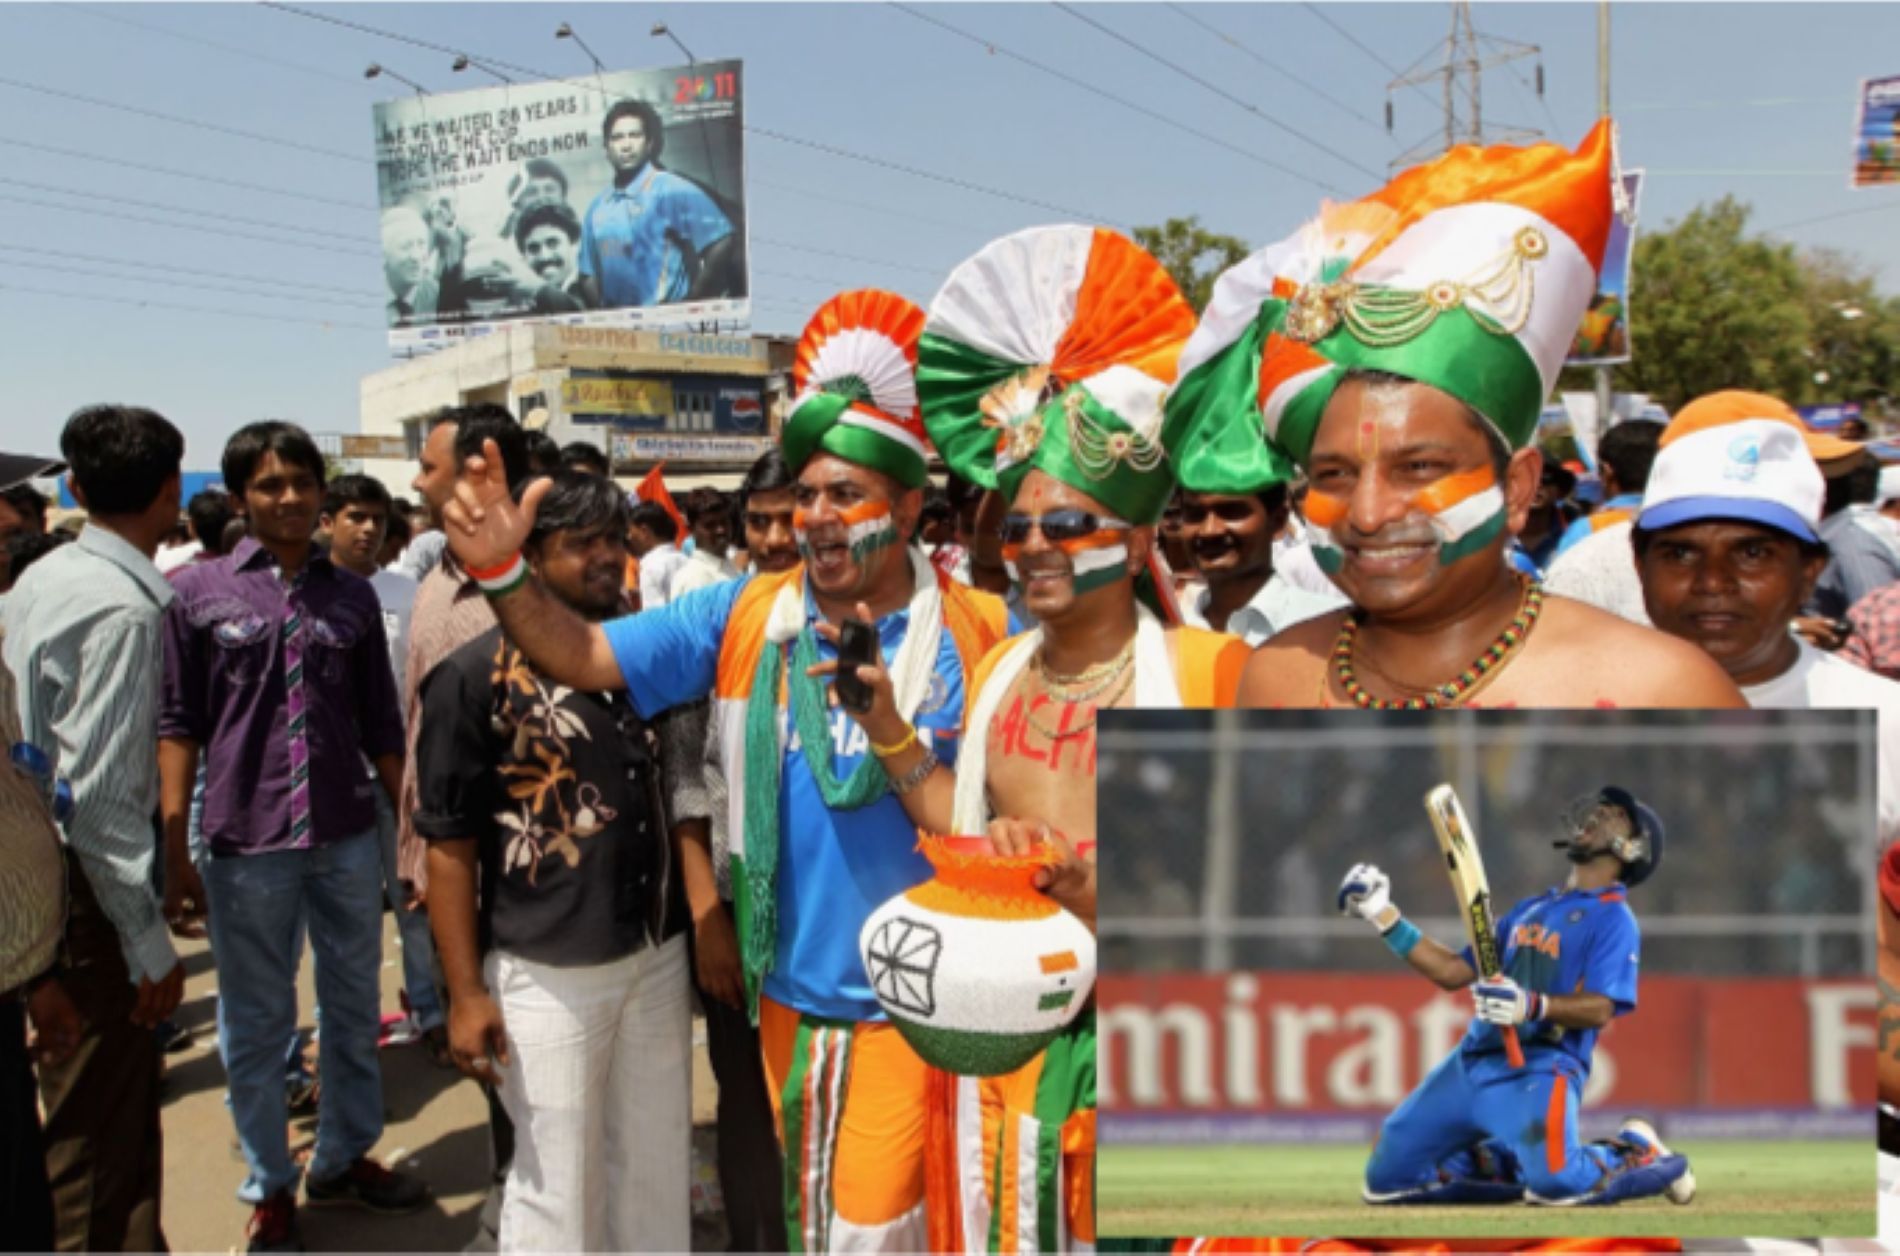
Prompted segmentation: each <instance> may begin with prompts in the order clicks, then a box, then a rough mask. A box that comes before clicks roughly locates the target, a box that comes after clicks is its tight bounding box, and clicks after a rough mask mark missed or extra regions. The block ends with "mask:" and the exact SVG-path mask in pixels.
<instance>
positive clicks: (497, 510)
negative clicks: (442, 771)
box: [442, 440, 627, 693]
mask: <svg viewBox="0 0 1900 1256" xmlns="http://www.w3.org/2000/svg"><path fill="white" fill-rule="evenodd" d="M552 486H553V482H552V481H551V480H546V479H538V480H535V481H534V482H533V483H531V484H529V485H528V487H527V490H526V491H525V492H523V493H522V495H521V500H520V501H519V502H517V501H515V500H514V498H513V497H512V496H510V495H509V492H508V476H507V472H506V471H505V470H503V468H502V462H501V451H500V450H499V449H497V448H496V447H495V442H494V441H492V440H491V441H483V442H482V452H481V454H480V455H478V456H476V457H472V458H470V459H469V460H468V461H467V463H466V464H465V465H464V467H463V469H462V475H461V477H460V478H459V479H458V480H457V481H456V484H455V496H454V497H453V498H452V499H450V501H449V502H448V504H447V505H446V506H444V507H443V510H442V515H443V523H442V531H443V533H444V535H446V536H447V537H448V541H449V549H450V550H451V551H452V552H453V553H454V554H455V557H456V558H457V559H458V560H459V561H460V562H461V564H462V566H463V567H464V568H465V569H466V570H467V571H468V573H469V575H470V576H472V577H474V579H475V581H476V583H478V584H479V585H480V586H481V588H482V592H483V593H484V594H485V595H486V596H487V597H488V600H489V604H490V605H491V606H493V607H494V610H495V618H497V619H498V620H500V621H501V626H502V631H504V632H506V633H507V634H508V637H509V639H510V640H511V641H513V642H514V643H515V644H516V645H518V646H520V647H521V652H522V653H523V654H526V655H527V656H528V658H529V659H530V660H531V661H532V662H533V663H534V665H535V667H536V668H537V669H538V670H539V671H541V672H542V673H543V674H545V675H546V676H547V677H548V678H549V679H551V680H554V681H555V682H557V683H558V684H563V685H566V686H568V687H569V688H572V689H581V690H586V691H588V692H592V693H601V692H605V691H608V690H616V689H625V688H626V687H627V682H626V679H625V677H623V676H622V675H621V671H620V665H619V664H618V663H617V662H615V661H614V652H613V648H612V647H611V646H610V645H609V644H608V642H607V634H606V633H605V632H603V631H602V630H601V627H600V625H599V624H590V623H588V622H587V621H586V620H584V619H582V618H581V617H580V616H579V615H576V614H575V613H574V612H573V611H572V610H570V609H568V607H567V606H565V605H564V604H562V602H561V601H560V600H559V599H558V598H556V597H554V596H553V595H552V594H550V593H549V592H548V591H547V590H546V589H545V588H543V587H542V585H541V582H540V581H539V580H536V579H535V578H534V576H533V575H532V574H531V573H530V572H529V571H528V563H527V560H526V559H525V558H523V557H522V553H521V547H522V545H523V544H524V543H525V542H526V541H527V539H528V533H529V531H530V530H532V529H533V527H534V516H535V511H536V510H537V508H539V506H540V504H541V499H542V498H543V497H546V496H547V493H548V489H549V488H551V487H552Z"/></svg>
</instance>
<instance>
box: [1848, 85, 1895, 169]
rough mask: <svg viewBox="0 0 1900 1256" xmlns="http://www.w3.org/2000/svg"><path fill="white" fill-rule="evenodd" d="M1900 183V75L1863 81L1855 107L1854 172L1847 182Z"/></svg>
mask: <svg viewBox="0 0 1900 1256" xmlns="http://www.w3.org/2000/svg"><path fill="white" fill-rule="evenodd" d="M1894 183H1900V75H1896V76H1894V77H1892V78H1870V79H1862V80H1861V81H1860V98H1859V101H1858V102H1857V104H1856V107H1855V109H1854V172H1853V174H1851V175H1849V176H1848V180H1847V186H1849V187H1854V188H1871V187H1880V186H1882V185H1887V184H1894Z"/></svg>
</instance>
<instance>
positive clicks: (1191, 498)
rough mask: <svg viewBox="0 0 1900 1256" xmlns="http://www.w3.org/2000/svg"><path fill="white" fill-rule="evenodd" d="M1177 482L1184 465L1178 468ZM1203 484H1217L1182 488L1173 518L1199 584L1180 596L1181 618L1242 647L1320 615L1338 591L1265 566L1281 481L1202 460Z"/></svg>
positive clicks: (1282, 523)
mask: <svg viewBox="0 0 1900 1256" xmlns="http://www.w3.org/2000/svg"><path fill="white" fill-rule="evenodd" d="M1181 474H1182V477H1183V480H1184V482H1185V479H1186V475H1187V472H1186V471H1185V470H1184V471H1182V472H1181ZM1204 474H1205V475H1207V476H1208V477H1209V479H1207V480H1203V481H1201V482H1203V483H1214V484H1219V485H1220V486H1221V487H1220V489H1209V490H1208V491H1205V492H1201V491H1195V490H1191V489H1184V490H1183V492H1182V494H1181V497H1182V501H1181V522H1182V526H1183V527H1184V528H1185V529H1186V530H1187V535H1188V537H1189V540H1190V545H1191V548H1192V552H1193V555H1194V565H1195V567H1196V568H1197V569H1198V570H1199V571H1200V573H1201V579H1202V580H1204V581H1205V582H1206V584H1205V586H1204V587H1203V588H1201V589H1199V590H1196V591H1195V592H1194V593H1192V594H1190V595H1189V596H1188V597H1186V598H1184V599H1183V600H1182V602H1181V616H1182V618H1183V619H1184V620H1185V621H1186V622H1188V623H1190V624H1193V625H1195V626H1196V627H1200V628H1212V629H1214V630H1215V631H1216V632H1227V633H1232V634H1233V635H1234V636H1237V637H1239V638H1240V639H1241V640H1243V641H1245V642H1246V643H1247V644H1248V645H1250V646H1255V645H1259V644H1261V643H1262V642H1264V641H1265V640H1266V639H1267V638H1268V637H1271V636H1273V635H1274V634H1275V633H1277V632H1280V631H1281V630H1283V629H1285V628H1289V627H1291V626H1292V625H1294V624H1297V623H1301V622H1303V621H1305V620H1308V619H1312V618H1314V617H1315V616H1318V615H1323V614H1325V613H1326V612H1327V611H1330V610H1333V609H1335V608H1337V607H1338V606H1340V605H1341V604H1342V603H1343V602H1344V601H1345V598H1344V597H1343V596H1341V595H1340V594H1339V593H1338V592H1337V591H1336V590H1335V591H1334V593H1333V595H1332V596H1330V597H1327V596H1322V595H1320V594H1317V593H1310V592H1308V591H1307V590H1305V589H1302V588H1299V587H1298V586H1296V585H1294V584H1292V583H1291V582H1290V581H1288V580H1287V579H1286V578H1285V577H1284V576H1282V575H1280V573H1278V572H1276V571H1275V570H1274V569H1273V551H1274V550H1275V549H1276V548H1277V546H1276V545H1275V541H1274V539H1275V538H1276V537H1278V536H1279V535H1280V531H1281V529H1283V528H1284V527H1286V519H1287V486H1286V485H1285V484H1284V483H1271V484H1258V481H1257V479H1256V478H1254V477H1250V476H1248V475H1247V474H1246V472H1245V471H1244V469H1242V468H1233V467H1226V466H1222V465H1218V464H1217V465H1214V466H1208V467H1206V468H1205V469H1204Z"/></svg>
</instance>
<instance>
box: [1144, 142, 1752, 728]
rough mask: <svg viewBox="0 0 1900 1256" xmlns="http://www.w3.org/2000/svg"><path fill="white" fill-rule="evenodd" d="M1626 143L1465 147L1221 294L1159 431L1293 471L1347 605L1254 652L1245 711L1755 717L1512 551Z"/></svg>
mask: <svg viewBox="0 0 1900 1256" xmlns="http://www.w3.org/2000/svg"><path fill="white" fill-rule="evenodd" d="M1613 147H1614V146H1613V143H1612V137H1611V127H1610V125H1609V124H1608V123H1607V122H1605V123H1601V124H1599V125H1598V127H1597V128H1596V129H1595V130H1593V131H1592V133H1591V135H1590V136H1589V138H1588V139H1586V140H1585V142H1584V144H1583V146H1582V147H1581V148H1580V149H1579V150H1578V151H1577V152H1576V153H1574V154H1573V153H1570V152H1567V151H1565V150H1564V149H1562V148H1560V147H1558V146H1556V145H1549V144H1545V145H1538V146H1535V147H1532V148H1525V149H1516V148H1508V147H1497V148H1490V149H1478V148H1472V147H1466V148H1459V149H1454V150H1453V151H1452V152H1450V153H1448V154H1446V155H1445V156H1443V157H1440V158H1438V159H1437V160H1436V161H1434V162H1432V163H1431V164H1429V165H1427V166H1424V167H1420V168H1418V169H1414V170H1409V171H1406V172H1405V173H1404V174H1403V175H1401V176H1400V177H1399V178H1398V179H1396V180H1394V181H1393V183H1392V184H1391V185H1389V186H1388V187H1386V188H1384V189H1382V190H1381V191H1380V192H1377V193H1375V194H1373V196H1371V197H1369V198H1367V199H1366V200H1364V201H1361V202H1357V203H1355V204H1353V205H1348V206H1343V207H1336V208H1333V209H1329V210H1328V211H1326V213H1325V214H1324V215H1322V218H1321V220H1320V221H1319V222H1318V223H1316V224H1313V225H1312V226H1310V227H1309V228H1307V229H1305V230H1303V231H1302V232H1300V233H1299V234H1297V235H1295V236H1293V237H1292V238H1290V239H1288V240H1286V241H1283V242H1281V243H1279V244H1276V245H1272V246H1270V247H1268V248H1266V249H1263V250H1261V251H1260V252H1258V253H1256V254H1254V255H1253V256H1252V257H1249V258H1247V259H1245V260H1243V261H1242V262H1240V263H1239V264H1237V265H1235V266H1233V267H1231V268H1230V269H1229V270H1228V271H1227V272H1225V273H1224V274H1223V275H1222V276H1221V278H1220V279H1219V280H1218V281H1217V282H1216V284H1215V287H1214V293H1213V298H1212V301H1211V303H1210V305H1209V308H1208V310H1207V312H1206V314H1205V315H1204V316H1203V318H1202V320H1201V323H1200V326H1199V329H1198V330H1197V332H1196V333H1195V337H1194V339H1193V340H1192V341H1190V342H1189V344H1188V346H1187V348H1186V349H1185V350H1184V351H1183V353H1182V357H1181V370H1180V375H1181V379H1180V382H1179V383H1178V384H1177V385H1176V386H1175V389H1174V391H1173V393H1172V394H1171V395H1170V398H1169V401H1168V411H1169V425H1170V427H1171V428H1173V427H1174V426H1175V425H1176V424H1177V423H1178V424H1179V425H1181V427H1183V428H1187V429H1198V431H1196V432H1194V433H1193V434H1191V435H1190V434H1189V433H1186V432H1184V433H1182V434H1181V437H1180V439H1183V440H1185V441H1186V442H1187V444H1188V445H1189V446H1190V447H1192V448H1195V449H1196V450H1197V451H1198V452H1200V453H1202V454H1208V455H1212V454H1214V453H1216V452H1218V451H1220V450H1223V449H1226V448H1229V447H1231V448H1232V449H1234V450H1235V451H1237V452H1238V453H1239V455H1240V456H1243V457H1246V456H1267V457H1272V458H1278V459H1280V460H1282V461H1285V460H1290V461H1291V462H1293V463H1296V464H1298V465H1299V466H1301V467H1303V468H1304V469H1305V471H1306V474H1307V478H1308V482H1309V484H1310V488H1309V490H1308V492H1307V497H1306V503H1305V513H1306V518H1307V520H1308V522H1310V523H1311V524H1312V525H1313V543H1314V547H1315V555H1316V557H1317V558H1318V559H1319V560H1320V563H1321V565H1322V567H1324V568H1325V569H1326V570H1327V573H1328V574H1329V575H1330V576H1331V577H1332V579H1333V582H1334V583H1335V584H1337V585H1338V586H1339V587H1340V590H1341V591H1342V592H1344V593H1345V594H1346V596H1347V597H1348V598H1349V599H1350V600H1351V602H1352V606H1351V608H1349V609H1347V610H1345V611H1342V612H1338V613H1334V614H1329V615H1324V616H1321V617H1319V618H1317V619H1312V620H1308V621H1307V622H1306V623H1303V624H1299V625H1297V626H1295V627H1294V628H1292V629H1290V630H1289V631H1287V632H1284V633H1281V634H1280V635H1279V636H1278V637H1276V638H1275V639H1274V640H1272V641H1270V642H1269V643H1267V644H1266V645H1265V646H1263V647H1262V648H1261V649H1259V650H1258V651H1256V652H1255V654H1254V657H1253V658H1252V660H1251V661H1250V662H1249V664H1248V667H1247V675H1246V678H1245V680H1244V681H1243V683H1242V686H1241V695H1240V697H1241V702H1242V704H1243V705H1245V706H1258V707H1313V706H1320V707H1332V706H1357V707H1361V708H1365V709H1380V710H1383V709H1410V710H1424V709H1435V708H1441V707H1449V706H1457V705H1462V704H1467V703H1482V704H1485V705H1498V706H1519V707H1599V706H1629V707H1733V706H1741V705H1743V702H1742V696H1741V694H1740V692H1739V691H1738V690H1737V689H1736V688H1735V686H1734V684H1733V683H1732V682H1731V681H1730V680H1729V679H1728V677H1727V676H1725V675H1724V674H1722V672H1721V669H1720V668H1718V667H1713V666H1711V665H1710V664H1709V660H1708V659H1707V658H1697V657H1696V652H1695V651H1694V650H1684V649H1682V648H1681V646H1682V644H1683V643H1681V642H1677V641H1672V640H1670V639H1668V638H1666V637H1664V636H1663V635H1662V634H1660V633H1656V632H1654V631H1651V630H1648V629H1644V628H1641V627H1638V626H1637V625H1634V624H1630V623H1628V622H1626V621H1623V620H1620V619H1618V618H1616V617H1615V616H1612V615H1609V614H1606V613H1604V612H1602V611H1598V610H1596V609H1595V608H1593V607H1588V606H1585V605H1583V604H1582V603H1578V602H1571V601H1568V600H1565V599H1561V598H1556V597H1547V596H1546V595H1545V594H1544V591H1543V589H1542V587H1541V585H1540V584H1539V583H1538V582H1537V581H1536V580H1534V579H1531V578H1528V577H1526V576H1524V575H1521V574H1519V573H1517V572H1514V571H1513V570H1511V569H1510V568H1509V567H1508V566H1507V565H1506V561H1505V554H1506V550H1507V547H1508V546H1509V544H1510V541H1511V538H1512V536H1514V535H1515V534H1516V533H1518V532H1520V531H1521V530H1522V529H1523V526H1524V522H1525V518H1526V516H1527V514H1528V513H1529V511H1530V508H1531V505H1532V500H1533V498H1534V496H1535V495H1536V493H1537V491H1538V485H1539V481H1540V468H1541V466H1542V458H1541V456H1540V455H1539V454H1538V453H1537V451H1536V450H1535V449H1534V448H1533V447H1532V440H1533V437H1534V436H1535V434H1536V430H1537V420H1538V416H1539V414H1540V412H1541V410H1542V406H1543V400H1544V398H1545V396H1547V395H1548V393H1549V390H1550V388H1551V386H1552V384H1553V383H1554V381H1555V379H1556V376H1557V372H1558V370H1559V369H1560V368H1561V367H1562V364H1563V357H1564V352H1565V349H1566V348H1567V346H1568V345H1569V343H1570V340H1571V336H1572V333H1573V331H1574V329H1575V327H1576V325H1577V321H1578V319H1579V318H1580V317H1581V315H1582V313H1583V310H1582V305H1583V302H1584V301H1586V300H1587V299H1588V296H1589V293H1590V292H1592V291H1593V290H1594V286H1595V272H1596V270H1597V268H1598V267H1599V266H1600V264H1601V258H1602V252H1603V248H1604V241H1605V239H1606V238H1607V235H1608V232H1609V226H1610V220H1611V216H1612V213H1613V206H1612V201H1611V186H1612V180H1611V168H1612V166H1613V164H1614V163H1613V154H1612V150H1613ZM1263 426H1264V429H1265V433H1266V436H1267V442H1266V443H1267V444H1268V445H1269V446H1270V447H1271V448H1270V449H1269V451H1268V453H1267V454H1266V455H1259V454H1258V452H1257V451H1258V450H1259V449H1260V446H1261V445H1262V441H1261V431H1262V427H1263ZM1171 447H1172V446H1171Z"/></svg>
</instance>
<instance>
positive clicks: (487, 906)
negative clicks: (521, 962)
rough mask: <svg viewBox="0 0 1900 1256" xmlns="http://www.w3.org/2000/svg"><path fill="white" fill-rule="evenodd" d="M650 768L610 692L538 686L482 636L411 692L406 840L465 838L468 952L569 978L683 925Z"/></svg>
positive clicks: (630, 720) (537, 679)
mask: <svg viewBox="0 0 1900 1256" xmlns="http://www.w3.org/2000/svg"><path fill="white" fill-rule="evenodd" d="M658 771H659V768H658V764H657V763H656V761H655V759H654V757H653V753H652V750H651V743H650V740H649V737H648V734H647V729H646V726H645V725H644V724H643V723H642V722H641V720H640V718H639V716H638V715H637V714H636V713H635V712H634V710H633V706H632V704H631V703H630V702H628V701H627V697H626V695H625V694H592V693H576V692H574V691H573V690H571V689H567V688H565V687H563V686H558V685H556V684H554V682H552V681H550V680H548V679H547V678H546V677H544V676H542V675H541V674H540V673H538V672H537V671H535V669H534V667H533V665H532V664H531V663H529V662H528V660H527V658H526V657H525V656H524V655H523V654H522V653H521V651H520V650H519V649H517V648H516V647H515V646H513V645H512V644H510V643H509V642H508V641H507V639H506V638H505V637H503V635H502V632H501V629H500V628H498V627H497V628H491V629H489V630H488V631H487V632H485V633H483V634H482V635H481V636H479V637H477V638H476V639H475V640H473V641H471V642H469V643H468V644H467V645H465V646H462V647H461V648H460V649H458V650H456V651H455V653H453V654H451V655H450V656H449V657H448V658H447V659H445V660H443V661H442V663H441V664H440V665H439V666H437V667H436V668H435V670H434V671H432V672H430V673H429V675H428V677H427V678H426V679H425V680H424V681H423V683H422V728H421V731H420V735H419V736H418V738H417V741H416V781H417V795H418V799H417V809H416V815H415V825H416V832H417V833H418V834H420V835H421V836H422V837H423V838H424V839H426V840H429V841H450V840H466V839H470V838H472V839H474V840H475V842H476V850H477V862H478V864H479V865H480V868H481V889H480V894H479V896H478V897H479V903H480V916H479V919H480V939H481V947H482V950H483V951H484V952H486V951H488V950H489V949H490V948H491V947H497V948H500V949H501V950H504V951H506V952H508V953H509V954H510V955H517V956H520V957H521V958H523V959H526V960H531V961H533V962H535V963H541V964H550V965H554V966H556V967H563V968H568V967H581V966H585V965H591V964H604V963H609V962H611V961H613V960H617V959H621V958H623V957H625V956H627V955H631V954H632V953H634V952H635V951H637V950H639V949H640V948H641V947H643V946H646V945H648V944H649V943H657V942H661V941H665V940H666V939H668V938H671V937H672V936H674V935H675V934H677V933H680V932H681V931H682V930H683V929H684V928H685V907H684V902H683V900H682V899H681V897H680V895H679V893H678V889H677V886H676V885H675V884H674V882H675V880H676V879H675V878H674V876H673V872H672V862H673V861H672V854H671V850H670V849H669V847H668V844H667V843H668V839H667V832H666V825H665V822H664V820H663V818H662V812H661V811H660V808H659V794H658V783H659V782H658Z"/></svg>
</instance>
